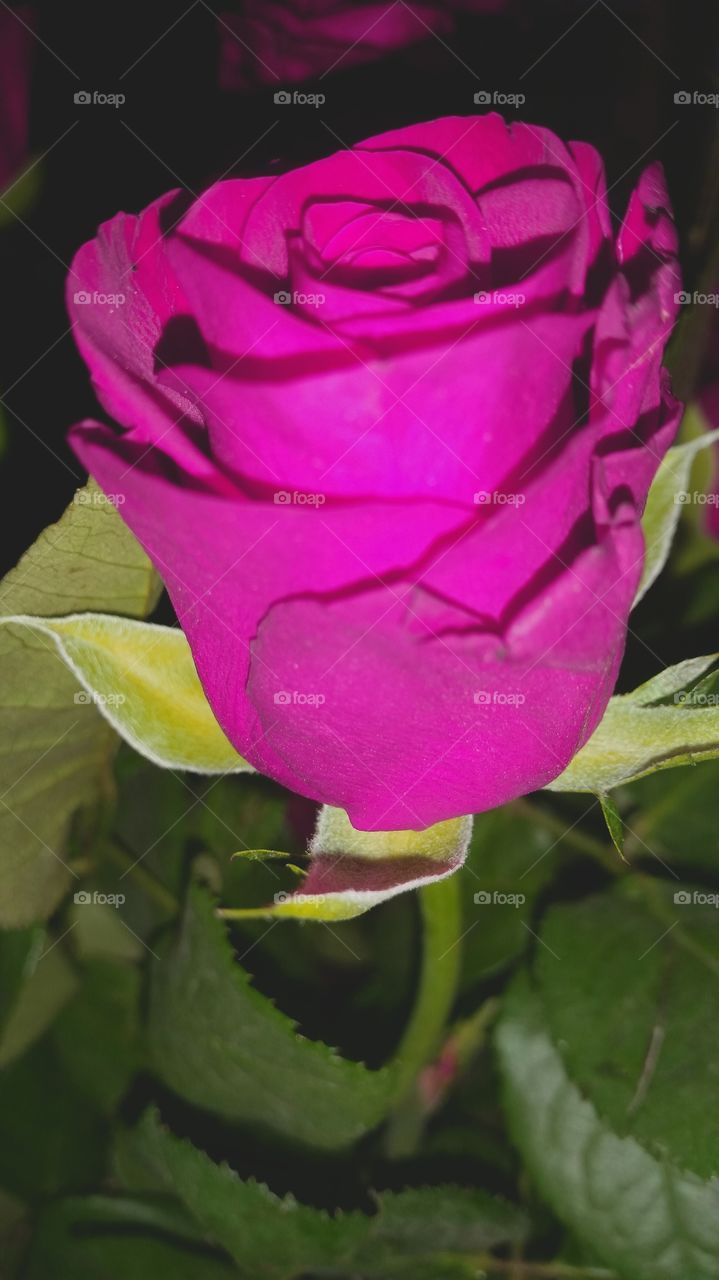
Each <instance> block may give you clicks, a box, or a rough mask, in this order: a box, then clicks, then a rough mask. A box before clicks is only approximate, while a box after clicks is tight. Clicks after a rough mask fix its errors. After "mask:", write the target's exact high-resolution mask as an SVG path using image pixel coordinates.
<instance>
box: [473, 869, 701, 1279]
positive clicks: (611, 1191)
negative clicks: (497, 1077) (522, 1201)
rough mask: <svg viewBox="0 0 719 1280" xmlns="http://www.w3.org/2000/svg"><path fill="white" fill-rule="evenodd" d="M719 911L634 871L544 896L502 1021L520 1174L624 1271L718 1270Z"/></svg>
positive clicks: (659, 1275)
mask: <svg viewBox="0 0 719 1280" xmlns="http://www.w3.org/2000/svg"><path fill="white" fill-rule="evenodd" d="M675 895H678V897H677V896H675ZM682 895H683V896H684V897H687V898H688V899H689V900H688V901H687V902H684V901H683V900H682ZM716 920H717V917H716V911H715V910H714V909H713V908H712V907H711V906H706V905H702V903H701V901H700V900H699V899H698V898H697V897H696V895H695V891H693V890H690V889H687V888H686V887H682V888H680V887H672V888H671V889H668V887H667V886H666V885H665V884H663V883H662V882H659V881H649V880H644V879H637V880H636V882H634V881H628V882H627V888H624V886H622V891H621V892H615V893H613V894H607V895H601V896H596V897H593V898H589V899H587V900H585V901H583V902H580V903H573V904H570V905H566V906H559V907H555V908H554V909H553V910H552V911H551V912H550V913H549V915H548V917H547V920H546V923H545V926H544V928H543V930H542V934H541V942H542V944H543V945H541V946H540V947H538V949H537V953H536V961H535V978H536V987H535V989H532V987H531V986H530V984H529V982H528V981H527V979H526V978H522V979H521V981H520V982H519V983H518V984H515V987H514V989H513V990H512V992H511V993H510V996H509V998H508V1001H507V1004H506V1008H505V1011H504V1014H503V1017H502V1020H501V1022H500V1025H499V1029H498V1047H499V1054H500V1062H501V1066H502V1071H503V1075H504V1079H505V1085H506V1092H507V1102H508V1109H509V1115H510V1120H511V1125H512V1128H513V1132H514V1136H515V1138H516V1141H517V1143H518V1145H519V1146H520V1148H521V1150H522V1152H523V1155H524V1157H525V1159H526V1161H527V1164H528V1166H529V1169H530V1172H531V1173H532V1174H533V1176H534V1178H535V1180H536V1182H537V1185H538V1187H539V1189H540V1191H541V1192H542V1194H543V1195H544V1196H545V1197H546V1199H547V1200H548V1202H549V1203H550V1204H551V1206H552V1207H553V1209H554V1210H555V1212H556V1213H557V1214H558V1216H559V1217H560V1218H562V1220H563V1221H564V1222H565V1223H566V1224H567V1225H568V1226H569V1227H571V1228H572V1230H574V1231H575V1232H576V1233H577V1235H578V1236H579V1237H580V1238H581V1239H583V1240H584V1241H585V1243H586V1244H587V1245H588V1246H590V1247H591V1248H592V1249H593V1250H594V1251H595V1252H596V1253H597V1255H598V1256H599V1257H601V1258H602V1259H603V1260H604V1261H605V1262H606V1263H607V1264H609V1265H610V1266H613V1267H616V1268H617V1270H618V1271H619V1272H620V1274H621V1275H622V1276H624V1277H626V1280H675V1278H676V1277H677V1276H680V1275H681V1276H682V1277H685V1276H686V1277H687V1280H688V1278H689V1277H691V1280H709V1278H710V1277H715V1276H716V1275H717V1274H719V1179H718V1178H717V1174H718V1173H719V1121H718V1120H717V1117H716V1108H715V1106H714V1098H715V1094H716V1062H717V1060H718V1058H719V1022H718V1021H717V1018H716V979H717V974H719V938H718V937H717V930H716Z"/></svg>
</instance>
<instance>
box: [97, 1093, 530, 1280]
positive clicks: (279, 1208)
mask: <svg viewBox="0 0 719 1280" xmlns="http://www.w3.org/2000/svg"><path fill="white" fill-rule="evenodd" d="M117 1163H118V1168H119V1173H120V1177H121V1178H124V1181H125V1182H126V1183H129V1185H130V1186H132V1187H138V1186H139V1188H140V1189H142V1188H146V1187H148V1186H149V1187H150V1188H152V1189H153V1190H158V1189H159V1188H162V1187H164V1188H165V1189H166V1190H168V1191H170V1190H171V1191H173V1192H174V1193H175V1194H176V1195H177V1196H178V1197H179V1198H180V1200H181V1201H182V1202H183V1203H184V1205H185V1206H186V1208H187V1209H188V1210H189V1211H190V1213H191V1214H192V1215H193V1217H194V1219H195V1220H196V1221H197V1222H198V1223H199V1224H200V1226H201V1227H202V1229H203V1230H204V1231H206V1232H207V1234H208V1238H210V1239H213V1240H215V1241H217V1242H218V1243H219V1244H221V1245H223V1246H224V1248H226V1249H227V1251H228V1252H229V1253H230V1254H231V1255H232V1256H233V1257H234V1258H235V1259H236V1261H237V1262H238V1264H240V1265H241V1266H242V1268H243V1269H244V1270H246V1271H247V1273H248V1274H249V1275H251V1276H252V1277H253V1280H254V1278H255V1277H258V1278H259V1277H262V1276H265V1277H268V1278H269V1277H271V1278H272V1280H292V1278H294V1277H297V1276H300V1275H301V1274H302V1273H303V1272H304V1271H307V1270H314V1269H320V1268H322V1267H334V1268H338V1269H341V1270H344V1269H350V1270H352V1272H353V1274H354V1271H355V1270H358V1271H360V1272H361V1274H363V1275H376V1276H382V1275H384V1274H385V1271H386V1270H387V1271H392V1268H393V1264H394V1263H396V1262H398V1261H400V1260H402V1259H404V1258H412V1259H413V1261H414V1262H415V1265H416V1264H417V1262H418V1261H419V1260H421V1259H423V1258H426V1257H427V1255H428V1254H432V1253H436V1254H440V1255H441V1254H444V1253H446V1252H454V1253H463V1252H464V1253H476V1252H478V1251H480V1250H487V1249H491V1248H493V1247H495V1246H497V1245H503V1244H507V1243H510V1242H517V1241H520V1240H522V1239H523V1238H524V1235H525V1233H526V1222H525V1220H524V1217H523V1216H522V1214H520V1213H519V1212H518V1211H517V1210H515V1209H514V1208H513V1207H512V1206H510V1205H507V1204H505V1203H503V1202H501V1201H497V1200H493V1199H492V1198H491V1197H489V1196H487V1195H485V1194H483V1193H481V1192H478V1191H469V1190H464V1189H461V1188H456V1187H434V1188H421V1189H417V1190H408V1191H402V1192H399V1193H392V1192H383V1193H381V1194H380V1195H379V1196H378V1197H377V1212H376V1214H375V1215H374V1216H368V1215H365V1214H362V1213H359V1212H355V1213H350V1214H339V1213H338V1214H336V1215H335V1216H334V1217H330V1215H328V1214H327V1213H324V1212H321V1211H320V1210H318V1209H313V1208H309V1207H308V1206H306V1205H301V1204H298V1203H297V1201H296V1200H294V1199H293V1198H292V1197H291V1196H288V1197H286V1198H285V1199H284V1200H281V1199H279V1198H278V1197H277V1196H275V1195H273V1194H272V1193H271V1192H270V1191H269V1190H268V1189H267V1187H265V1186H263V1185H261V1184H259V1183H257V1182H254V1181H251V1182H243V1181H242V1180H241V1179H240V1178H239V1177H238V1176H237V1174H235V1173H234V1172H233V1171H232V1170H231V1169H230V1168H228V1166H227V1165H216V1164H214V1163H213V1161H211V1160H210V1159H209V1158H208V1157H207V1156H206V1155H204V1154H203V1153H202V1152H201V1151H197V1150H196V1149H195V1148H194V1147H192V1146H191V1145H190V1144H189V1143H188V1142H185V1141H181V1140H180V1139H178V1138H175V1137H173V1136H172V1135H171V1134H169V1133H168V1132H167V1131H166V1130H164V1129H163V1128H162V1127H161V1125H160V1124H159V1122H158V1120H157V1118H156V1116H154V1115H153V1114H149V1115H147V1116H146V1117H145V1118H144V1120H143V1121H142V1123H141V1124H140V1125H139V1126H138V1128H137V1129H135V1130H134V1131H133V1132H131V1133H129V1134H126V1135H125V1136H124V1137H123V1139H122V1141H121V1143H120V1148H119V1153H118V1162H117Z"/></svg>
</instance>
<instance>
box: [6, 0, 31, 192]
mask: <svg viewBox="0 0 719 1280" xmlns="http://www.w3.org/2000/svg"><path fill="white" fill-rule="evenodd" d="M32 23H33V16H32V11H31V10H30V9H28V8H20V9H17V10H16V11H15V12H14V13H13V12H12V11H11V10H10V9H7V8H1V7H0V195H2V193H3V192H4V191H5V190H6V189H7V188H8V187H9V186H10V185H11V183H12V182H13V180H14V179H15V178H16V177H17V176H18V173H19V171H20V169H21V168H22V166H23V164H24V163H25V159H26V153H27V140H28V98H29V81H30V60H31V55H32V47H33V43H34V36H33V33H32V30H31V26H32Z"/></svg>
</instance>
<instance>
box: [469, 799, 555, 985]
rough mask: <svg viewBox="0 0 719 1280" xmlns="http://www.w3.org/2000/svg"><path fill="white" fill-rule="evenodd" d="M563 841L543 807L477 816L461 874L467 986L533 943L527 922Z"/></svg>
mask: <svg viewBox="0 0 719 1280" xmlns="http://www.w3.org/2000/svg"><path fill="white" fill-rule="evenodd" d="M560 845H561V841H560V840H558V839H557V837H556V835H554V834H553V833H552V832H551V831H550V830H548V828H547V827H546V826H544V825H543V814H542V811H541V809H539V807H538V806H537V807H536V809H532V810H530V808H529V806H528V805H525V803H524V802H519V803H516V804H512V805H505V806H503V807H502V808H500V809H492V810H491V811H490V812H488V813H481V814H478V816H477V817H476V818H475V820H474V833H473V836H472V843H471V845H470V848H469V853H468V855H467V861H466V863H465V865H464V866H463V867H462V869H461V871H460V872H459V879H460V886H461V888H460V893H461V901H462V907H463V925H462V931H461V932H462V982H463V986H464V987H465V989H466V988H469V987H471V986H473V985H476V983H477V982H479V981H480V980H481V979H483V978H485V977H487V976H488V975H489V974H491V973H495V972H497V971H498V970H500V969H502V968H504V967H505V966H506V965H508V964H510V963H511V962H512V961H513V960H515V959H516V958H517V956H519V955H521V953H522V951H523V950H524V949H525V947H526V946H527V944H528V943H530V942H531V941H532V935H531V933H530V932H529V930H528V928H527V923H528V922H529V921H530V919H531V913H532V910H533V906H534V902H535V899H536V897H537V894H538V893H539V892H540V890H541V889H542V888H543V886H544V885H545V884H546V883H547V882H548V880H550V879H551V877H552V876H553V875H554V873H555V871H556V868H557V859H558V856H559V852H560Z"/></svg>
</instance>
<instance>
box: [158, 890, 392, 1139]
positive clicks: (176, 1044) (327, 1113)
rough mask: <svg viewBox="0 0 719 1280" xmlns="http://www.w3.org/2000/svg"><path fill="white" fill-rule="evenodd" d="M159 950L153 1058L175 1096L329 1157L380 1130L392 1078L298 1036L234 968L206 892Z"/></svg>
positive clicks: (196, 896) (195, 895) (197, 894)
mask: <svg viewBox="0 0 719 1280" xmlns="http://www.w3.org/2000/svg"><path fill="white" fill-rule="evenodd" d="M156 950H157V952H158V955H159V959H158V960H157V961H155V962H153V964H152V966H151V988H150V1009H149V1031H148V1034H149V1041H150V1050H151V1055H152V1061H153V1064H154V1067H155V1070H156V1071H157V1073H158V1074H159V1075H160V1076H161V1078H162V1079H163V1080H164V1081H165V1083H166V1084H168V1085H169V1086H170V1088H171V1089H174V1090H175V1092H176V1093H178V1094H180V1095H181V1096H182V1097H183V1098H186V1099H188V1101H190V1102H192V1103H194V1104H195V1106H198V1107H203V1108H205V1109H206V1110H209V1111H213V1112H216V1113H218V1114H219V1115H222V1116H224V1117H225V1118H226V1119H228V1120H232V1121H241V1122H244V1123H247V1124H261V1125H265V1126H267V1127H269V1128H272V1129H274V1130H276V1131H278V1132H279V1133H281V1134H284V1135H286V1136H288V1137H291V1138H293V1139H294V1140H296V1141H298V1142H304V1143H308V1144H310V1145H312V1146H315V1147H320V1148H324V1149H327V1150H331V1149H335V1148H341V1147H344V1146H347V1145H349V1144H350V1143H352V1142H354V1141H355V1140H356V1139H357V1138H359V1137H361V1136H362V1135H363V1134H364V1133H367V1132H368V1131H369V1130H370V1129H372V1128H373V1127H374V1126H375V1125H377V1124H378V1123H379V1121H380V1120H381V1119H382V1117H383V1116H384V1114H385V1113H386V1111H387V1108H388V1107H389V1105H390V1103H391V1100H392V1090H393V1086H394V1078H393V1076H392V1074H391V1073H390V1072H389V1071H387V1070H380V1071H369V1070H368V1069H367V1068H366V1067H364V1066H363V1065H361V1064H360V1063H357V1062H349V1061H346V1060H345V1059H343V1058H341V1057H340V1056H339V1055H338V1054H337V1053H336V1052H335V1051H333V1050H332V1049H330V1048H328V1047H327V1045H324V1044H320V1043H317V1042H314V1041H310V1040H306V1039H304V1038H303V1037H302V1036H299V1035H298V1034H297V1032H296V1029H295V1025H294V1023H293V1022H292V1021H291V1019H290V1018H288V1017H286V1015H285V1014H283V1013H281V1012H280V1011H279V1010H278V1009H276V1008H275V1007H274V1005H273V1004H272V1002H271V1001H270V1000H268V999H267V998H266V997H265V996H263V995H261V994H260V992H258V991H256V990H255V989H254V988H253V986H252V984H251V979H250V977H249V975H248V974H247V973H246V972H245V970H243V969H242V968H241V967H240V965H239V964H237V963H236V962H235V958H234V955H233V952H232V949H231V947H230V944H229V942H228V940H227V937H226V934H225V929H224V927H223V925H222V923H221V922H220V921H219V920H218V919H217V917H216V915H215V912H214V909H213V905H212V900H211V899H210V897H209V895H208V894H207V893H206V892H204V891H203V890H202V889H200V888H198V887H192V888H191V890H190V893H189V896H188V901H187V905H186V909H185V912H184V918H183V921H182V926H181V929H180V932H179V934H178V935H177V936H172V935H170V936H168V937H167V938H165V940H164V942H159V943H158V944H157V945H156Z"/></svg>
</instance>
